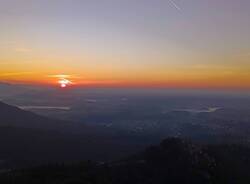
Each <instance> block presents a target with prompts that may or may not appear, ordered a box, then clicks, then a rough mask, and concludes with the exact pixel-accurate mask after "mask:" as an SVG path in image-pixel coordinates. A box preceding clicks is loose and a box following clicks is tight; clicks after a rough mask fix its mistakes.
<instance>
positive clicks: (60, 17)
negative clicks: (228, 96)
mask: <svg viewBox="0 0 250 184" xmlns="http://www.w3.org/2000/svg"><path fill="white" fill-rule="evenodd" d="M249 20H250V1H249V0H153V1H152V0H0V26H1V27H0V81H7V82H14V83H15V82H16V83H34V84H45V85H46V84H52V85H53V84H56V83H57V82H58V80H60V79H62V76H63V79H67V80H69V81H71V82H72V85H83V86H84V85H86V86H87V85H93V86H118V87H120V86H130V87H131V86H132V87H140V86H147V87H167V88H225V89H228V88H230V89H231V88H233V89H242V88H243V89H245V88H246V89H250V35H249V34H250V21H249Z"/></svg>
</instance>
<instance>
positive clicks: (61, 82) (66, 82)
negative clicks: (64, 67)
mask: <svg viewBox="0 0 250 184" xmlns="http://www.w3.org/2000/svg"><path fill="white" fill-rule="evenodd" d="M58 83H59V85H60V87H61V88H65V87H67V86H68V85H70V84H72V82H71V81H70V80H68V79H64V78H61V79H59V80H58Z"/></svg>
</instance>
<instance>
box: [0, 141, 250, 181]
mask: <svg viewBox="0 0 250 184" xmlns="http://www.w3.org/2000/svg"><path fill="white" fill-rule="evenodd" d="M249 170H250V149H249V148H246V147H241V146H235V145H217V146H200V145H196V144H192V143H189V142H186V141H183V140H180V139H176V138H169V139H165V140H164V141H162V142H161V144H160V145H158V146H151V147H149V148H147V149H146V150H145V151H143V152H141V153H138V154H137V155H133V156H131V157H128V158H126V159H123V160H120V161H117V162H106V163H96V162H90V161H85V162H81V163H75V164H70V165H66V164H65V165H64V164H53V165H47V166H42V167H34V168H31V169H19V170H9V171H5V172H2V173H1V175H0V183H1V184H78V183H79V184H80V183H83V184H85V183H86V184H141V183H142V184H163V183H164V184H165V183H182V184H185V183H190V184H191V183H192V184H195V183H199V184H200V183H202V184H204V183H218V184H223V183H226V184H234V183H235V184H241V183H242V184H245V183H246V184H247V183H250V175H249Z"/></svg>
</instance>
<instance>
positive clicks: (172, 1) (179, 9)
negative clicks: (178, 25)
mask: <svg viewBox="0 0 250 184" xmlns="http://www.w3.org/2000/svg"><path fill="white" fill-rule="evenodd" d="M168 1H169V2H170V3H171V4H172V5H173V6H174V7H175V8H176V9H177V10H178V11H181V8H180V7H179V6H178V5H177V4H176V3H175V2H174V0H168Z"/></svg>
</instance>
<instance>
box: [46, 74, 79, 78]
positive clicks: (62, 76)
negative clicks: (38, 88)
mask: <svg viewBox="0 0 250 184" xmlns="http://www.w3.org/2000/svg"><path fill="white" fill-rule="evenodd" d="M47 77H50V78H59V79H78V78H80V77H78V76H75V75H70V74H56V75H48V76H47Z"/></svg>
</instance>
